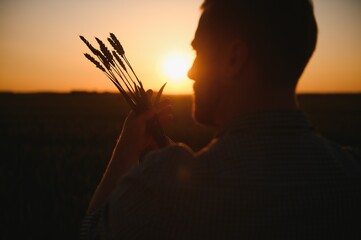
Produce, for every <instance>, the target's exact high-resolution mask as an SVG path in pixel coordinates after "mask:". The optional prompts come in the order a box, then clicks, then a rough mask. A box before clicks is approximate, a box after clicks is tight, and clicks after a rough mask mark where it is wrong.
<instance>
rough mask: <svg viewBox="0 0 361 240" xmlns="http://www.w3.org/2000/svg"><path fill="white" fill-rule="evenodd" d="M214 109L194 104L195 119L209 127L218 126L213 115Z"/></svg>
mask: <svg viewBox="0 0 361 240" xmlns="http://www.w3.org/2000/svg"><path fill="white" fill-rule="evenodd" d="M213 115H214V114H213V111H210V110H209V109H207V108H202V107H200V106H197V104H193V119H194V120H195V121H196V122H197V123H198V124H200V125H203V126H207V127H214V126H216V124H215V122H214V117H213Z"/></svg>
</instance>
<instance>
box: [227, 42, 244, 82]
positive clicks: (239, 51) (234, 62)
mask: <svg viewBox="0 0 361 240" xmlns="http://www.w3.org/2000/svg"><path fill="white" fill-rule="evenodd" d="M228 46H229V48H228V49H227V51H228V53H227V58H228V61H227V67H226V68H227V70H226V72H227V75H228V77H231V78H232V77H235V76H237V75H239V74H240V73H241V71H242V70H243V68H244V66H245V62H246V60H247V57H248V48H247V45H246V44H245V42H243V41H241V40H239V39H235V40H233V41H232V42H231V43H230V44H229V45H228Z"/></svg>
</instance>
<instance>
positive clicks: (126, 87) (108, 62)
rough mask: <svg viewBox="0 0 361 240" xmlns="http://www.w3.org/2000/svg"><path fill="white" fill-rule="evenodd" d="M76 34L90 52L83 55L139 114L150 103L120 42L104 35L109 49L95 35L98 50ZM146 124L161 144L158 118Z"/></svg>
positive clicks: (160, 144) (162, 138)
mask: <svg viewBox="0 0 361 240" xmlns="http://www.w3.org/2000/svg"><path fill="white" fill-rule="evenodd" d="M79 37H80V39H81V40H82V41H83V42H84V43H85V45H86V46H87V47H88V48H89V49H90V51H91V52H92V54H93V55H94V56H92V55H90V54H88V53H84V56H85V57H86V58H87V59H88V60H89V61H90V62H92V63H93V64H94V65H95V66H96V67H97V68H98V69H100V70H101V71H102V72H103V73H104V74H105V75H106V76H107V77H108V78H109V79H110V80H111V81H112V83H113V84H114V85H115V86H116V88H117V89H118V90H119V92H120V93H121V94H122V96H123V97H124V99H125V100H126V101H127V103H128V105H129V106H130V107H131V108H132V109H133V110H134V111H135V112H138V113H142V112H144V111H146V110H147V109H149V108H150V107H151V106H152V103H151V102H150V101H149V99H148V96H147V94H146V92H145V90H144V87H143V84H142V82H141V81H140V80H139V78H138V76H137V74H136V73H135V71H134V69H133V67H132V65H131V64H130V62H129V61H128V59H127V57H126V56H125V51H124V48H123V46H122V44H121V43H120V41H119V40H118V39H117V37H116V36H115V35H114V34H113V33H110V37H109V38H107V40H108V42H109V43H110V45H111V46H112V48H113V50H109V48H108V47H107V46H106V45H105V44H104V42H103V41H101V40H100V39H99V38H97V37H96V38H95V40H96V41H97V43H98V45H99V50H98V49H96V48H95V47H93V46H92V45H91V44H90V43H89V41H88V40H86V39H85V38H84V37H83V36H79ZM97 59H98V60H97ZM165 85H166V83H165V84H164V85H163V86H162V87H161V88H160V90H159V91H158V93H157V95H156V97H155V101H154V102H153V104H157V103H158V102H159V100H160V97H161V95H162V92H163V89H164V87H165ZM148 125H149V126H148V130H149V131H150V132H151V134H152V135H153V137H154V139H155V140H156V141H157V143H158V145H159V146H164V145H165V144H166V142H167V140H166V137H165V136H164V134H163V130H162V128H161V126H160V124H159V121H158V118H155V119H153V121H152V122H150V123H149V124H148Z"/></svg>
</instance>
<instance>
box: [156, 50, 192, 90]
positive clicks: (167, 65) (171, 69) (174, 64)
mask: <svg viewBox="0 0 361 240" xmlns="http://www.w3.org/2000/svg"><path fill="white" fill-rule="evenodd" d="M162 65H163V72H164V74H165V75H166V77H167V79H169V80H170V81H172V82H175V83H179V82H181V81H184V80H186V79H187V72H188V70H189V68H190V66H191V58H190V57H189V56H187V55H186V54H181V53H173V54H169V55H168V56H166V57H165V59H164V61H163V64H162Z"/></svg>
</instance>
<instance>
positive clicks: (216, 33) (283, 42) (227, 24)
mask: <svg viewBox="0 0 361 240" xmlns="http://www.w3.org/2000/svg"><path fill="white" fill-rule="evenodd" d="M202 10H203V14H202V16H201V19H200V21H199V26H198V29H197V31H196V34H195V38H194V40H193V42H192V45H193V47H194V49H195V50H196V52H197V57H196V59H195V61H194V64H193V66H192V68H191V69H190V71H189V77H190V78H192V79H194V80H195V86H194V90H195V117H196V119H197V120H198V121H200V122H201V123H206V124H213V125H217V124H218V123H216V122H214V117H215V116H214V114H217V113H216V112H215V109H216V105H217V104H218V102H219V101H221V100H222V98H224V97H225V96H227V92H226V91H229V90H230V88H231V90H232V89H234V88H235V87H236V86H237V88H240V89H239V93H241V94H242V91H244V92H245V91H250V89H247V88H252V91H254V94H257V90H255V89H258V88H259V89H263V91H264V89H267V91H269V92H272V91H274V92H278V91H279V90H280V89H282V90H284V91H291V92H292V91H294V89H295V87H296V84H297V81H298V79H299V78H300V76H301V75H302V72H303V70H304V68H305V66H306V65H307V63H308V61H309V59H310V57H311V56H312V53H313V52H314V49H315V46H316V39H317V25H316V21H315V18H314V15H313V7H312V4H311V3H310V2H309V1H308V0H292V1H290V0H276V1H269V0H205V2H204V3H203V5H202ZM222 91H224V92H222ZM244 92H243V93H244Z"/></svg>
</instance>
